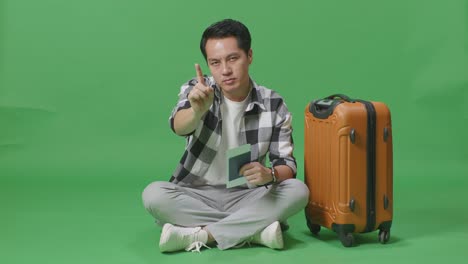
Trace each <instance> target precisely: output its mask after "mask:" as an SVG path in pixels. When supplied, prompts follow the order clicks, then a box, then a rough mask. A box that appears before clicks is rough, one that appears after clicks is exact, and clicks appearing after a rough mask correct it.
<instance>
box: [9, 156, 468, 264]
mask: <svg viewBox="0 0 468 264" xmlns="http://www.w3.org/2000/svg"><path fill="white" fill-rule="evenodd" d="M411 164H414V162H410V161H407V162H396V165H397V166H398V167H396V169H395V208H394V211H395V215H394V225H393V227H392V235H391V239H390V242H389V243H388V244H386V245H382V244H380V243H379V242H378V241H377V232H373V233H368V234H358V235H356V236H355V238H356V241H357V243H358V246H356V247H353V248H344V247H343V246H342V245H341V243H340V242H339V240H338V239H337V236H336V235H335V234H334V233H333V232H331V231H328V230H323V229H322V231H321V233H320V236H319V237H318V238H317V237H313V236H312V235H311V234H310V232H309V231H308V229H307V227H306V225H305V221H304V215H303V213H302V212H301V213H299V214H297V215H295V216H294V217H292V218H291V219H290V221H289V222H290V225H291V228H290V229H289V230H288V231H287V232H285V233H284V239H285V245H286V248H285V249H284V250H272V249H269V248H264V247H260V246H255V245H252V246H251V247H248V246H247V247H244V248H241V249H232V250H225V251H221V250H219V249H217V248H214V249H209V250H203V251H202V253H201V254H199V253H189V252H179V253H171V254H162V253H160V252H159V249H158V239H159V233H160V231H161V228H160V227H157V226H155V224H154V223H153V221H152V218H151V217H150V216H149V215H148V214H147V213H146V211H145V210H144V208H143V207H142V205H141V201H140V192H141V190H142V189H143V188H144V187H145V185H146V184H147V183H149V182H146V180H147V179H148V178H147V177H145V179H144V180H138V177H128V180H127V181H124V180H122V179H125V177H124V176H125V174H128V175H130V174H131V173H132V172H131V170H120V171H114V170H111V169H108V170H104V169H101V170H100V171H92V170H85V169H79V170H75V171H74V172H71V170H63V171H58V170H55V171H49V172H46V171H43V172H41V174H42V175H41V177H31V175H32V174H27V173H26V172H24V170H23V172H21V170H17V171H13V170H12V171H10V172H9V175H8V177H4V178H2V185H1V193H0V195H1V203H2V206H1V208H2V212H1V215H2V217H1V222H2V224H1V238H0V248H1V252H2V253H1V254H0V255H1V257H0V258H1V259H2V260H1V262H2V263H8V264H17V263H18V264H19V263H50V264H52V263H69V264H73V263H135V264H136V263H207V262H208V263H210V262H211V261H220V262H222V263H235V262H242V263H249V262H255V263H262V262H266V261H268V263H307V262H311V263H443V262H446V261H447V259H448V258H449V259H450V263H461V262H463V259H465V260H466V258H467V257H468V251H467V250H466V245H467V244H468V242H467V241H468V205H467V198H466V186H467V182H468V180H467V178H466V177H462V176H463V175H465V176H466V175H468V174H467V169H466V166H465V165H464V164H462V163H459V162H454V163H450V162H445V163H444V164H441V163H440V164H436V163H428V164H426V165H425V166H421V167H419V166H418V167H419V168H422V169H412V170H410V169H407V168H410V167H411V168H418V167H415V166H410V165H411ZM421 165H422V163H421ZM24 173H26V174H27V175H26V174H24ZM29 173H32V172H29ZM64 173H68V175H67V177H62V178H61V177H60V176H61V175H63V174H64ZM70 173H73V175H69V174H70ZM93 173H99V175H100V177H96V178H97V179H98V180H95V179H94V178H93ZM104 173H108V175H107V176H108V177H102V176H103V174H104ZM437 175H440V177H438V176H437ZM112 177H115V178H116V179H119V180H117V181H103V180H102V179H104V178H107V179H109V178H112ZM428 177H429V178H431V179H432V180H431V181H425V180H424V179H425V178H428ZM63 179H66V180H63ZM72 179H73V180H72ZM434 179H436V180H434ZM447 179H450V180H449V181H447ZM298 261H300V262H298Z"/></svg>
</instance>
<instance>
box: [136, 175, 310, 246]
mask: <svg viewBox="0 0 468 264" xmlns="http://www.w3.org/2000/svg"><path fill="white" fill-rule="evenodd" d="M142 196H143V204H144V206H145V208H146V209H147V210H148V212H149V213H150V214H151V215H153V217H154V218H155V219H156V223H157V224H159V225H161V226H162V225H164V224H165V223H171V224H174V225H179V226H186V227H196V226H205V227H206V229H207V230H208V231H209V232H210V233H211V235H212V236H213V237H214V238H215V240H216V241H217V242H218V248H220V249H227V248H230V247H233V246H235V245H237V244H239V243H241V242H243V241H245V240H246V239H248V238H249V237H251V236H253V235H254V234H255V233H257V232H259V231H261V230H263V229H264V228H265V227H267V226H268V225H270V224H271V223H273V222H275V221H280V222H284V221H286V219H287V218H289V217H290V216H292V215H294V214H296V213H297V212H299V211H300V210H302V209H304V207H305V206H306V205H307V202H308V197H309V190H308V188H307V186H306V185H305V184H304V183H303V182H301V181H299V180H297V179H288V180H285V181H282V182H280V183H279V184H276V185H273V186H271V185H270V186H268V189H267V188H265V187H258V188H254V189H246V188H241V187H237V188H230V189H226V188H224V187H214V186H201V187H181V186H178V185H176V184H173V183H170V182H153V183H151V184H150V185H148V186H147V187H146V188H145V190H144V191H143V195H142Z"/></svg>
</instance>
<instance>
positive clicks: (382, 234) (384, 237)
mask: <svg viewBox="0 0 468 264" xmlns="http://www.w3.org/2000/svg"><path fill="white" fill-rule="evenodd" d="M388 240H390V230H383V229H380V231H379V242H380V243H382V244H386V243H387V242H388Z"/></svg>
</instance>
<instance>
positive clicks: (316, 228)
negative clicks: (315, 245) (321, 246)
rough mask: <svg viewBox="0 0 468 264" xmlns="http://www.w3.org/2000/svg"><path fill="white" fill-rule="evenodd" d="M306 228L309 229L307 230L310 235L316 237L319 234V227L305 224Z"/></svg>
mask: <svg viewBox="0 0 468 264" xmlns="http://www.w3.org/2000/svg"><path fill="white" fill-rule="evenodd" d="M307 226H308V227H309V230H310V232H312V234H314V235H316V236H317V235H318V233H319V232H320V228H321V227H320V225H316V224H312V223H309V222H308V223H307Z"/></svg>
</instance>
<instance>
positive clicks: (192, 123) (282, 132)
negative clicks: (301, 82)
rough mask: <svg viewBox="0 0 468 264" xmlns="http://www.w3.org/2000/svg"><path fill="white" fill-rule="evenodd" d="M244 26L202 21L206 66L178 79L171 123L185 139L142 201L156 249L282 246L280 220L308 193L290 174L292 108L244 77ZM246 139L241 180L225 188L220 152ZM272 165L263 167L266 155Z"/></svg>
mask: <svg viewBox="0 0 468 264" xmlns="http://www.w3.org/2000/svg"><path fill="white" fill-rule="evenodd" d="M250 44H251V37H250V33H249V30H248V29H247V28H246V27H245V26H244V25H243V24H242V23H240V22H238V21H235V20H231V19H226V20H223V21H220V22H217V23H215V24H213V25H211V26H210V27H208V28H207V29H206V30H205V32H204V33H203V36H202V39H201V43H200V49H201V51H202V53H203V55H204V57H205V60H206V62H207V63H208V67H209V69H210V71H211V74H212V76H211V77H204V76H203V73H202V70H201V68H200V66H199V65H198V64H196V65H195V69H196V76H197V77H196V78H195V79H192V80H190V81H189V82H187V83H186V84H184V85H183V86H182V88H181V92H180V94H179V101H178V103H177V105H176V107H175V108H174V110H173V112H172V114H171V117H170V125H171V128H172V129H173V131H174V132H175V133H176V134H178V135H180V136H184V137H186V139H187V144H186V149H185V153H184V155H183V156H182V159H181V160H180V164H179V165H178V167H177V169H176V171H175V172H174V174H173V176H172V177H171V180H170V182H153V183H151V184H150V185H148V187H146V189H145V190H144V191H143V203H144V205H145V207H146V209H147V210H148V211H149V212H150V213H151V214H152V215H153V217H154V218H155V219H156V222H157V223H158V224H159V225H163V229H162V233H161V237H160V242H159V247H160V250H161V252H171V251H178V250H183V249H185V250H187V251H190V250H192V251H200V248H201V247H203V246H206V247H208V246H207V244H208V245H209V244H214V243H217V246H218V248H220V249H222V250H224V249H228V248H232V247H235V246H240V245H243V244H245V243H247V242H248V243H257V244H261V245H265V246H267V247H270V248H274V249H281V248H283V238H282V233H281V232H282V231H281V225H280V223H284V222H285V221H286V219H287V218H288V217H290V216H292V215H294V214H296V213H297V212H299V211H300V210H302V209H303V208H304V207H305V205H306V203H307V201H308V195H309V191H308V189H307V187H306V186H305V184H303V183H302V182H301V181H299V180H296V179H295V175H296V161H295V159H294V157H293V155H292V153H293V140H292V128H291V114H290V113H289V111H288V110H287V108H286V105H285V104H284V102H283V99H282V98H281V97H280V96H279V95H278V94H277V93H275V92H274V91H272V90H269V89H267V88H265V87H263V86H259V85H258V84H256V83H255V82H254V81H253V80H252V79H251V78H250V76H249V66H250V64H251V63H252V59H253V53H252V49H251V48H250ZM244 144H251V161H252V162H250V163H248V164H245V165H244V166H242V167H241V169H240V174H241V175H243V176H244V177H245V178H246V180H247V184H245V185H243V186H238V187H233V188H226V181H227V168H226V166H227V165H226V163H227V162H226V151H227V150H229V149H231V148H234V147H238V146H241V145H244ZM267 154H268V155H269V159H270V161H271V164H272V166H271V167H266V166H265V159H266V155H267Z"/></svg>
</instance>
